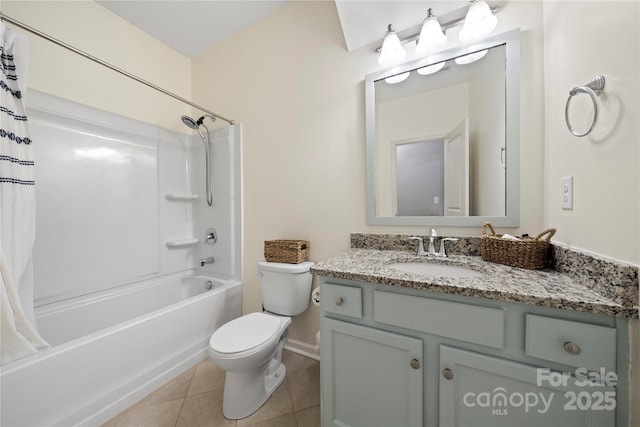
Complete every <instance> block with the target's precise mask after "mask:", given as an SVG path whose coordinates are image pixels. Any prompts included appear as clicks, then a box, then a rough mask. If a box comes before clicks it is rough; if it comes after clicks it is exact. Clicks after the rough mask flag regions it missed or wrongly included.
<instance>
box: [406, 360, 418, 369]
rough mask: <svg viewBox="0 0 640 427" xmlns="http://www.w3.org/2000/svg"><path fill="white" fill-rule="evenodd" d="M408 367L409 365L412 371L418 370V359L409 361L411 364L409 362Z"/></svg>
mask: <svg viewBox="0 0 640 427" xmlns="http://www.w3.org/2000/svg"><path fill="white" fill-rule="evenodd" d="M409 365H411V367H412V368H413V369H418V368H420V361H419V360H418V359H411V362H409Z"/></svg>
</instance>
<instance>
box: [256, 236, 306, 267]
mask: <svg viewBox="0 0 640 427" xmlns="http://www.w3.org/2000/svg"><path fill="white" fill-rule="evenodd" d="M308 258H309V242H308V241H306V240H265V241H264V259H265V260H267V261H269V262H284V263H287V264H300V263H301V262H304V261H306V260H307V259H308Z"/></svg>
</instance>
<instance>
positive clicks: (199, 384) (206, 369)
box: [187, 359, 226, 396]
mask: <svg viewBox="0 0 640 427" xmlns="http://www.w3.org/2000/svg"><path fill="white" fill-rule="evenodd" d="M225 374H226V372H225V371H223V370H222V369H220V368H218V367H217V366H215V365H214V364H213V363H211V361H210V360H209V359H205V360H203V361H202V362H200V363H198V364H197V365H196V366H195V373H194V374H193V379H192V380H191V386H190V387H189V391H188V392H187V395H188V396H191V395H193V394H197V393H204V392H207V391H213V390H221V389H222V388H224V377H225Z"/></svg>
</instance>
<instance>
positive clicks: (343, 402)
mask: <svg viewBox="0 0 640 427" xmlns="http://www.w3.org/2000/svg"><path fill="white" fill-rule="evenodd" d="M320 283H321V285H320V286H321V291H320V293H321V306H322V321H321V343H322V352H321V373H322V376H321V398H322V425H323V426H325V427H327V426H342V427H344V426H351V427H374V426H387V427H388V426H393V427H402V426H428V427H435V426H442V427H449V426H460V427H462V426H473V427H481V426H491V427H497V426H510V427H512V426H542V425H544V426H547V427H553V426H562V427H565V426H581V427H584V426H618V427H622V426H625V425H626V424H625V423H626V419H627V414H628V412H627V411H628V407H627V404H626V403H625V402H624V399H616V397H617V396H627V394H628V384H627V380H626V377H627V373H626V372H620V371H618V370H617V367H618V366H627V363H628V354H626V351H618V350H617V349H618V348H620V349H624V348H625V346H624V342H625V341H626V340H627V338H626V333H627V332H626V325H627V324H626V322H625V321H624V320H622V319H619V318H614V317H611V316H605V315H597V314H593V313H582V312H577V311H570V310H562V309H553V308H547V307H538V306H532V305H526V304H518V303H511V302H501V301H496V300H488V299H482V298H478V297H467V296H460V295H449V294H441V293H433V292H428V291H421V290H416V289H409V288H404V287H399V286H389V285H383V284H377V283H365V282H357V281H351V280H346V279H334V278H327V277H321V280H320ZM588 380H591V381H592V382H591V383H590V384H588V383H589V381H588Z"/></svg>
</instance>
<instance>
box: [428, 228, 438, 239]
mask: <svg viewBox="0 0 640 427" xmlns="http://www.w3.org/2000/svg"><path fill="white" fill-rule="evenodd" d="M429 237H438V231H437V230H436V229H435V228H432V229H431V230H429Z"/></svg>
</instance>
